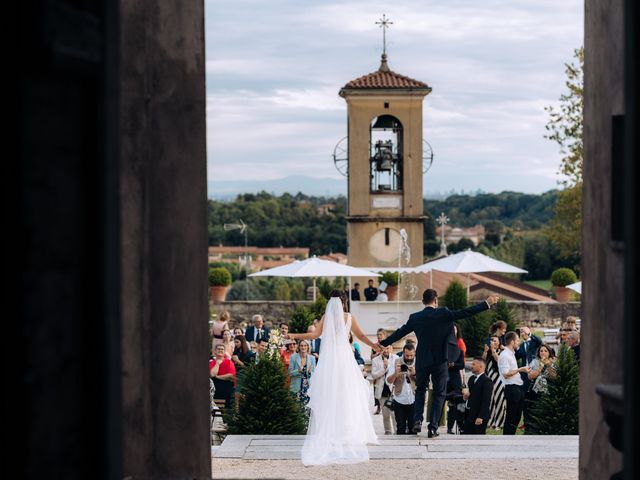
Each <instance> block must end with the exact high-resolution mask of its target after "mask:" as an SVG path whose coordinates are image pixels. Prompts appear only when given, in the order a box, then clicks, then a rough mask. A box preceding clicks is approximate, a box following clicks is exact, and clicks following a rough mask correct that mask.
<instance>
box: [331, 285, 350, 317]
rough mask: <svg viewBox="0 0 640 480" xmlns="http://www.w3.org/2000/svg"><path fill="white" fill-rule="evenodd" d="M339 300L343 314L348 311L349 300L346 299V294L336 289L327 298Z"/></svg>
mask: <svg viewBox="0 0 640 480" xmlns="http://www.w3.org/2000/svg"><path fill="white" fill-rule="evenodd" d="M335 297H337V298H339V299H340V301H341V302H342V309H343V310H344V311H345V312H348V311H349V303H348V302H349V300H348V299H347V294H346V293H345V291H344V290H340V289H338V288H336V289H333V290H331V293H330V294H329V298H335Z"/></svg>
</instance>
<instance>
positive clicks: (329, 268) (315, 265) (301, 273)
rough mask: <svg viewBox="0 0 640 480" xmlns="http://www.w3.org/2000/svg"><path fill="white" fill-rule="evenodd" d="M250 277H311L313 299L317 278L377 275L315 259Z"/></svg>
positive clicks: (376, 275)
mask: <svg viewBox="0 0 640 480" xmlns="http://www.w3.org/2000/svg"><path fill="white" fill-rule="evenodd" d="M249 276H250V277H312V278H313V299H314V300H315V297H316V288H315V287H316V278H317V277H379V276H380V275H379V274H378V273H375V272H372V271H370V270H365V269H362V268H356V267H351V266H349V265H343V264H342V263H337V262H331V261H329V260H322V259H320V258H317V257H311V258H307V259H306V260H295V261H294V262H291V263H288V264H287V265H281V266H279V267H274V268H270V269H268V270H262V271H260V272H256V273H252V274H251V275H249Z"/></svg>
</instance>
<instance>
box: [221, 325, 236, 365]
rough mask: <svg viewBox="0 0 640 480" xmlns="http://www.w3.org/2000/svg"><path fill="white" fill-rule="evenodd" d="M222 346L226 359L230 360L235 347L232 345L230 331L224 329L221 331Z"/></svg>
mask: <svg viewBox="0 0 640 480" xmlns="http://www.w3.org/2000/svg"><path fill="white" fill-rule="evenodd" d="M222 345H224V351H225V355H226V356H227V358H231V355H233V351H234V350H235V345H234V343H233V336H232V335H231V330H229V329H228V328H225V329H224V330H223V331H222Z"/></svg>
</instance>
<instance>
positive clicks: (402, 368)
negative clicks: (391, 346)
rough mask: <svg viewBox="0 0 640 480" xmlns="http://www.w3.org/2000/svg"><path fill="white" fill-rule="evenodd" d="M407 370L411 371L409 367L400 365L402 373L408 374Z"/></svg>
mask: <svg viewBox="0 0 640 480" xmlns="http://www.w3.org/2000/svg"><path fill="white" fill-rule="evenodd" d="M407 370H409V367H407V366H406V365H405V364H404V363H403V364H402V365H400V371H401V372H406V371H407Z"/></svg>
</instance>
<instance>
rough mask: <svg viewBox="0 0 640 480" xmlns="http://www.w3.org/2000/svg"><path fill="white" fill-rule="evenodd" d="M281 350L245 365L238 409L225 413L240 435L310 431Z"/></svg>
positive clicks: (230, 427) (229, 425)
mask: <svg viewBox="0 0 640 480" xmlns="http://www.w3.org/2000/svg"><path fill="white" fill-rule="evenodd" d="M286 375H287V374H286V373H285V371H284V365H283V363H282V360H281V359H280V353H279V351H278V350H277V349H273V350H271V351H270V352H268V353H265V354H263V355H261V356H260V360H259V361H258V362H256V363H253V364H251V365H249V366H247V367H246V368H245V377H244V383H243V384H242V394H241V396H240V402H239V406H238V409H237V411H231V412H228V413H227V414H226V415H225V416H224V421H225V423H226V424H227V431H228V432H229V433H230V434H236V435H238V434H239V435H301V434H304V433H305V432H306V430H307V417H306V414H305V412H304V410H303V407H302V406H301V404H300V403H299V402H298V400H297V399H296V398H295V397H294V395H293V394H292V393H291V391H290V390H289V388H288V387H287V384H286Z"/></svg>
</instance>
